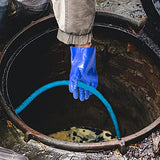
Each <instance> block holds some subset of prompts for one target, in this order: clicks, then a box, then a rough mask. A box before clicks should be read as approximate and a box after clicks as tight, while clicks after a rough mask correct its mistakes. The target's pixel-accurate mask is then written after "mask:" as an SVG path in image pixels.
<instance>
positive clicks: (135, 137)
mask: <svg viewBox="0 0 160 160" xmlns="http://www.w3.org/2000/svg"><path fill="white" fill-rule="evenodd" d="M0 102H1V105H2V107H3V109H4V110H5V112H6V113H7V115H8V116H9V118H10V120H11V121H12V122H13V123H14V124H15V125H16V126H17V127H18V128H19V129H21V130H22V131H23V133H24V134H25V141H26V142H27V141H29V140H30V139H34V140H37V141H40V142H42V143H44V144H46V145H49V146H53V147H56V148H60V149H65V150H71V151H91V152H92V151H99V150H100V151H101V150H107V149H112V148H117V147H118V148H119V149H120V151H121V152H122V153H124V152H125V150H126V149H125V147H126V146H127V145H129V144H131V143H133V142H134V143H135V142H138V141H139V140H142V139H143V138H145V136H146V135H148V134H150V133H151V132H152V131H153V130H154V129H155V128H157V127H158V126H159V125H160V117H158V118H157V119H156V120H155V121H154V122H153V123H151V124H150V125H149V126H147V127H145V128H143V129H142V130H140V131H138V132H136V133H134V134H131V135H129V136H126V137H122V138H121V139H117V140H112V141H107V142H98V143H73V142H67V141H61V140H58V139H54V138H51V137H48V136H46V135H44V134H42V133H40V132H38V131H35V130H34V129H32V128H30V127H29V126H28V125H26V124H25V123H24V122H23V121H21V120H20V119H19V118H18V116H17V115H16V114H15V112H14V111H12V110H11V108H10V107H9V106H8V105H7V104H6V103H5V100H4V98H3V96H2V94H1V93H0Z"/></svg>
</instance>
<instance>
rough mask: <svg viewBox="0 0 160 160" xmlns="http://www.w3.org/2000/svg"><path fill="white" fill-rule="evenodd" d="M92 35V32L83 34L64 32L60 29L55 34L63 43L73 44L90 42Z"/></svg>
mask: <svg viewBox="0 0 160 160" xmlns="http://www.w3.org/2000/svg"><path fill="white" fill-rule="evenodd" d="M92 37H93V35H92V33H88V34H85V35H75V34H68V33H65V32H63V31H61V30H60V29H59V30H58V34H57V38H58V40H60V41H61V42H63V43H65V44H74V45H75V44H80V45H81V44H87V43H91V40H92Z"/></svg>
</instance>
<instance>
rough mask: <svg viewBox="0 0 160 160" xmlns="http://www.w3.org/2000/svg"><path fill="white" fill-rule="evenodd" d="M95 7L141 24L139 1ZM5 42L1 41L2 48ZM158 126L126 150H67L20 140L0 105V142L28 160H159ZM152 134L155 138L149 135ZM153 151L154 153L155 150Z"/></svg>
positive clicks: (106, 1) (104, 0)
mask: <svg viewBox="0 0 160 160" xmlns="http://www.w3.org/2000/svg"><path fill="white" fill-rule="evenodd" d="M96 7H97V10H105V11H111V12H113V13H116V14H120V15H122V16H126V17H128V16H129V17H132V18H134V19H135V23H136V22H137V24H138V23H139V22H140V23H144V21H145V20H146V19H145V18H146V15H145V13H144V11H143V8H142V6H141V4H140V1H139V0H121V1H120V0H97V6H96ZM4 46H5V43H3V44H2V43H1V48H0V50H1V51H2V50H3V48H4ZM159 133H160V131H159V128H158V129H156V130H155V131H154V132H153V133H151V134H150V135H149V136H148V137H146V138H145V139H144V140H142V141H140V142H139V143H136V144H133V145H129V146H128V147H127V148H126V153H125V154H123V155H122V154H121V153H120V151H119V150H118V149H113V150H107V151H99V152H94V153H85V152H70V151H65V150H61V149H57V148H54V147H50V146H47V145H44V144H42V143H40V142H37V141H34V140H30V141H29V142H27V143H26V142H25V141H24V134H23V133H22V132H21V131H20V130H19V129H17V128H16V127H15V126H14V125H13V124H12V123H11V122H10V121H9V120H8V117H6V115H5V114H4V112H3V111H2V108H0V135H1V136H0V145H1V146H3V147H6V148H10V149H12V150H14V151H15V152H17V153H20V154H23V155H25V156H27V157H28V158H29V159H30V160H108V159H109V160H116V159H118V160H127V159H129V160H130V159H131V160H159V159H160V156H159V147H156V149H157V150H155V151H154V148H153V147H154V146H156V142H159ZM154 134H155V135H156V136H155V137H154V136H153V135H154ZM155 152H156V153H155Z"/></svg>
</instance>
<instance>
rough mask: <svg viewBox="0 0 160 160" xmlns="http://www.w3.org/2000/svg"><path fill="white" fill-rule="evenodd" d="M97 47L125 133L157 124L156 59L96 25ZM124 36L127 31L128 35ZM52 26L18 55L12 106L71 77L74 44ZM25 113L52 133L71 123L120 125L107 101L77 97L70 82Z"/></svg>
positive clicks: (103, 80) (10, 87)
mask: <svg viewBox="0 0 160 160" xmlns="http://www.w3.org/2000/svg"><path fill="white" fill-rule="evenodd" d="M93 33H94V39H93V44H94V45H95V46H96V50H97V73H98V78H99V83H98V88H97V89H98V90H99V91H100V92H101V93H102V94H103V96H104V97H105V98H106V99H107V100H108V102H109V103H110V104H111V106H112V108H113V110H114V112H115V114H116V117H117V119H118V123H119V127H120V131H121V136H127V135H129V134H132V133H135V132H137V131H139V130H140V129H142V128H144V127H146V126H147V125H149V124H150V123H152V122H153V121H154V120H155V119H157V118H158V116H159V112H160V111H159V108H158V104H160V96H159V91H160V86H159V85H158V84H159V83H158V82H159V78H160V73H159V69H158V68H157V66H156V65H155V64H154V61H152V59H151V58H150V57H149V56H148V54H147V53H145V52H144V51H143V50H142V49H140V47H137V46H135V45H134V44H133V43H132V42H130V41H129V39H127V38H124V37H121V36H118V37H117V35H116V34H115V35H112V34H113V33H112V34H111V33H110V31H108V30H106V29H102V28H99V27H97V28H96V27H95V28H94V32H93ZM123 36H124V35H123ZM55 37H56V32H55V31H52V32H49V33H46V34H45V35H43V36H41V37H39V38H38V39H36V40H34V41H32V42H31V43H30V44H29V45H27V46H26V47H24V48H23V49H22V50H20V51H18V52H17V53H16V54H15V56H13V57H12V60H11V61H12V63H11V65H10V67H9V72H8V77H5V78H4V79H6V81H7V87H6V94H7V96H8V100H9V101H10V102H9V103H11V104H12V106H14V107H15V106H19V105H20V104H21V103H22V102H23V101H24V100H25V99H26V98H27V97H28V96H29V95H30V94H31V93H33V91H35V90H36V89H38V88H39V87H41V86H43V85H45V84H47V83H49V82H52V81H56V80H64V79H69V73H70V50H69V46H67V45H64V44H63V43H61V42H59V41H58V40H57V39H56V38H55ZM19 116H20V118H21V119H22V120H23V121H24V122H25V123H26V124H27V125H28V126H30V127H31V128H33V129H35V130H37V131H39V132H41V133H44V134H46V135H49V134H52V133H55V132H59V131H63V130H65V129H69V128H71V127H80V128H85V129H88V128H89V129H91V130H93V129H96V131H98V130H99V129H100V130H105V131H110V132H111V133H112V135H113V137H115V135H116V134H115V130H114V126H113V123H112V121H111V119H110V116H109V113H108V111H107V110H106V108H105V106H104V105H103V104H102V102H100V100H99V99H98V98H96V97H95V96H93V95H92V96H91V97H90V98H89V100H87V101H84V102H80V101H79V100H74V99H73V97H72V94H70V93H69V91H68V87H67V86H61V87H56V88H53V89H51V90H48V91H46V92H44V93H43V94H41V95H40V96H38V97H37V98H36V99H35V100H34V101H33V102H32V103H31V104H30V105H29V106H28V107H27V108H26V109H25V110H24V111H22V112H21V113H20V114H19Z"/></svg>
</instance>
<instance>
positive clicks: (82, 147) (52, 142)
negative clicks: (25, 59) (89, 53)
mask: <svg viewBox="0 0 160 160" xmlns="http://www.w3.org/2000/svg"><path fill="white" fill-rule="evenodd" d="M50 18H53V15H50V16H47V17H44V18H42V19H40V20H38V21H35V22H34V23H32V24H30V25H29V26H27V27H25V28H24V29H23V30H22V31H21V32H20V33H18V34H17V35H16V36H15V37H14V38H13V39H12V40H11V42H10V45H11V43H13V42H14V40H15V39H16V38H18V37H19V36H20V35H21V34H22V33H23V32H25V31H26V30H27V29H29V28H30V27H32V26H34V25H35V24H38V23H41V22H43V21H45V20H47V19H50ZM99 26H100V25H99ZM108 27H110V28H112V29H116V30H118V31H120V32H125V33H127V34H129V35H130V36H132V37H134V38H138V40H140V39H141V38H140V35H138V36H137V35H135V34H133V33H132V32H131V31H129V30H123V28H120V27H117V28H116V26H110V25H109V26H108ZM142 41H143V39H142ZM146 45H147V44H146ZM8 47H9V46H8ZM5 50H7V48H6V49H5ZM0 102H1V106H2V108H3V109H4V111H5V112H6V113H7V115H8V117H9V119H10V120H11V121H12V122H13V123H14V124H15V125H16V126H17V128H19V129H21V130H22V131H23V133H24V134H25V141H29V140H30V139H34V140H37V141H40V142H42V143H44V144H46V145H49V146H53V147H56V148H60V149H65V150H71V151H99V150H100V151H101V150H107V149H112V148H117V147H118V148H119V149H120V151H121V152H122V153H124V152H125V150H126V149H125V147H126V146H127V145H129V144H131V143H133V142H134V143H135V142H138V141H139V140H141V139H143V138H145V136H146V135H149V134H150V133H151V132H152V131H153V130H154V129H155V128H157V127H158V126H159V124H160V117H158V118H157V119H156V120H155V121H154V122H153V123H151V124H150V125H149V126H147V127H145V128H144V129H142V130H140V131H138V132H136V133H134V134H131V135H129V136H126V137H122V138H121V139H117V140H112V141H108V142H98V143H73V142H67V141H61V140H57V139H54V138H51V137H48V136H46V135H44V134H42V133H40V132H38V131H35V130H34V129H32V128H30V127H29V126H28V125H26V124H25V123H24V122H23V121H22V120H21V119H20V118H19V117H18V115H17V114H16V113H15V112H14V110H12V107H11V106H8V105H7V104H6V102H5V100H4V98H3V96H2V93H0Z"/></svg>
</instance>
